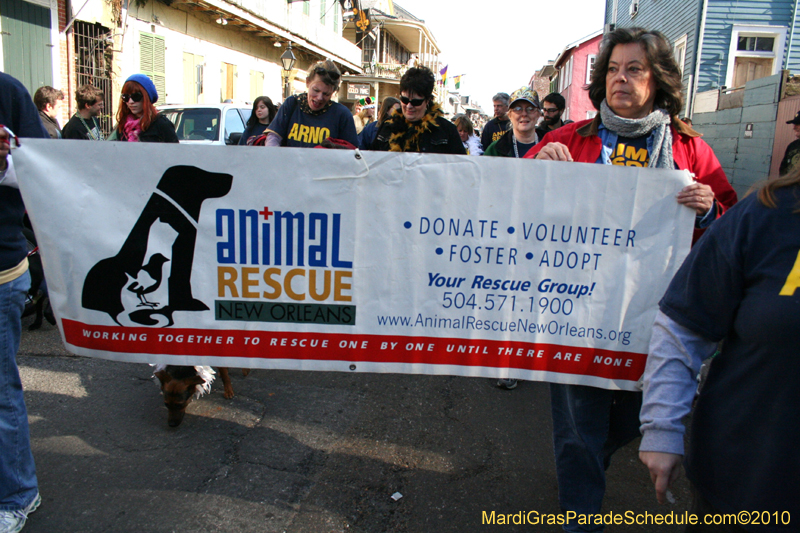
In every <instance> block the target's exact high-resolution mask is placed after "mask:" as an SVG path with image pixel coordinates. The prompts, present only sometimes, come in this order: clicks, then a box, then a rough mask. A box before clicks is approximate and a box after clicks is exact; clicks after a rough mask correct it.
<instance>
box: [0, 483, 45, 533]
mask: <svg viewBox="0 0 800 533" xmlns="http://www.w3.org/2000/svg"><path fill="white" fill-rule="evenodd" d="M40 503H42V497H41V496H39V493H38V492H37V493H36V497H35V498H34V499H33V501H32V502H31V503H30V504H29V505H28V506H27V507H26V508H25V509H19V510H17V511H0V533H18V532H19V531H22V528H23V527H25V521H26V520H27V519H28V515H29V514H31V513H32V512H34V511H35V510H36V509H37V508H38V507H39V504H40Z"/></svg>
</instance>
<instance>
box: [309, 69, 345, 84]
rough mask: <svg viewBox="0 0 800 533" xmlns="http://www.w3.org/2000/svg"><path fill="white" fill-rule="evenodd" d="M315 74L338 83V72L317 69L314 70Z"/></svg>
mask: <svg viewBox="0 0 800 533" xmlns="http://www.w3.org/2000/svg"><path fill="white" fill-rule="evenodd" d="M314 74H318V75H319V76H328V77H329V78H330V79H332V80H333V81H336V80H338V79H339V73H338V72H332V71H330V70H327V69H326V68H325V67H317V68H315V69H314Z"/></svg>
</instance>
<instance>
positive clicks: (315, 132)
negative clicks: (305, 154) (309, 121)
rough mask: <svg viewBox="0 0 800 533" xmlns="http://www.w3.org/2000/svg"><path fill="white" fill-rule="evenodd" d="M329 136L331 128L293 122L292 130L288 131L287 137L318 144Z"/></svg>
mask: <svg viewBox="0 0 800 533" xmlns="http://www.w3.org/2000/svg"><path fill="white" fill-rule="evenodd" d="M330 136H331V130H329V129H328V128H320V127H317V126H304V125H302V124H297V123H295V124H293V125H292V130H291V131H290V132H289V136H288V138H289V139H294V140H295V141H297V142H302V143H307V144H319V143H321V142H322V141H324V140H325V139H327V138H328V137H330Z"/></svg>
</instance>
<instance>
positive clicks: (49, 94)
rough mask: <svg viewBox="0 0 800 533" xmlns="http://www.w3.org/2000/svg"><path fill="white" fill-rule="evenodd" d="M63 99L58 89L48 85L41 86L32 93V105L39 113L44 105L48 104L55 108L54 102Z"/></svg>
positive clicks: (62, 94)
mask: <svg viewBox="0 0 800 533" xmlns="http://www.w3.org/2000/svg"><path fill="white" fill-rule="evenodd" d="M63 99H64V93H62V92H61V91H59V90H58V89H54V88H53V87H50V86H49V85H43V86H41V87H39V88H38V89H36V92H35V93H33V103H34V104H36V109H38V110H39V111H44V107H45V105H46V104H50V106H51V107H55V106H56V102H58V101H59V100H63Z"/></svg>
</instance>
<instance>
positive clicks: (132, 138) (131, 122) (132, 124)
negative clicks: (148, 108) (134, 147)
mask: <svg viewBox="0 0 800 533" xmlns="http://www.w3.org/2000/svg"><path fill="white" fill-rule="evenodd" d="M122 132H123V133H124V134H125V139H127V141H128V142H134V143H135V142H139V134H140V133H142V126H141V119H138V118H136V117H134V116H133V115H128V120H126V121H125V124H123V125H122Z"/></svg>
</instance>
